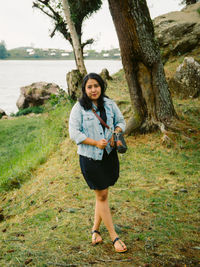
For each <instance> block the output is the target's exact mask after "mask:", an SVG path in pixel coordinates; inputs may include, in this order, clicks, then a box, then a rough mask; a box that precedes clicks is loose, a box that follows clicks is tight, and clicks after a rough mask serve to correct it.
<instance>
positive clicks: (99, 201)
mask: <svg viewBox="0 0 200 267" xmlns="http://www.w3.org/2000/svg"><path fill="white" fill-rule="evenodd" d="M95 194H96V214H98V216H100V217H101V219H102V220H103V222H104V224H105V226H106V228H107V230H108V232H109V234H110V238H111V240H112V241H113V240H115V238H116V237H118V235H117V233H116V231H115V228H114V224H113V221H112V215H111V212H110V208H109V204H108V188H106V189H104V190H95ZM114 246H115V248H116V249H117V250H123V248H126V246H125V244H124V243H123V242H122V241H121V240H120V241H117V242H116V243H115V244H114Z"/></svg>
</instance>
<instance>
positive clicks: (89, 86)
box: [85, 79, 101, 103]
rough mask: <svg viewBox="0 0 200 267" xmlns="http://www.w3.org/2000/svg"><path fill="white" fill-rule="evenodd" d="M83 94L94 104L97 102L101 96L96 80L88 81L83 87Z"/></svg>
mask: <svg viewBox="0 0 200 267" xmlns="http://www.w3.org/2000/svg"><path fill="white" fill-rule="evenodd" d="M85 93H86V95H87V96H88V97H89V98H90V99H91V100H92V101H93V102H94V103H96V102H97V100H98V98H99V97H100V95H101V87H100V85H99V83H98V82H97V80H95V79H88V81H87V82H86V85H85Z"/></svg>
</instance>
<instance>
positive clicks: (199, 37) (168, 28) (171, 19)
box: [153, 2, 200, 61]
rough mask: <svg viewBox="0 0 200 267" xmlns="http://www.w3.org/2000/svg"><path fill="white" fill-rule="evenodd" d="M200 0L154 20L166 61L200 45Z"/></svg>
mask: <svg viewBox="0 0 200 267" xmlns="http://www.w3.org/2000/svg"><path fill="white" fill-rule="evenodd" d="M199 8H200V2H198V3H196V4H192V5H189V6H187V7H185V8H183V9H182V10H181V11H176V12H170V13H167V14H164V15H161V16H158V17H156V18H155V19H154V20H153V23H154V30H155V36H156V39H157V41H158V43H159V45H160V48H161V51H162V57H163V58H164V60H165V61H167V60H168V58H169V57H170V56H176V55H180V54H184V53H187V52H190V51H192V50H193V49H194V48H198V47H199V45H200V31H199V28H200V16H199V13H198V12H197V10H198V9H199Z"/></svg>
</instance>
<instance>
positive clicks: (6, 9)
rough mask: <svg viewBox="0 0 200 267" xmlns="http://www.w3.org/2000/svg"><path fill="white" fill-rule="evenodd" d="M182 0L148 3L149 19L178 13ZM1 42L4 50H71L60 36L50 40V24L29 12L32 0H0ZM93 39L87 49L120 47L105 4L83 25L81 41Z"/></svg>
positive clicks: (163, 0)
mask: <svg viewBox="0 0 200 267" xmlns="http://www.w3.org/2000/svg"><path fill="white" fill-rule="evenodd" d="M180 1H181V0H147V4H148V7H149V10H150V14H151V18H152V19H153V18H154V17H157V16H159V15H162V14H165V13H168V12H171V11H177V10H181V9H182V8H183V6H180V5H179V3H180ZM0 2H1V5H0V7H1V8H0V41H1V40H4V41H5V43H6V47H7V49H12V48H16V47H21V46H34V47H36V48H61V49H70V50H71V47H70V45H69V44H68V42H67V41H66V40H64V39H63V38H62V37H61V36H60V35H59V34H56V36H55V37H54V38H50V37H49V33H50V32H51V30H50V29H53V27H52V24H51V20H50V19H49V18H48V17H47V16H46V15H44V14H42V13H41V12H40V11H39V10H36V9H34V10H33V8H32V2H33V0H12V1H6V0H0ZM88 38H94V39H95V40H96V41H95V43H94V44H93V45H92V46H91V47H88V48H92V49H97V50H102V49H110V48H117V47H119V44H118V40H117V36H116V32H115V28H114V25H113V22H112V18H111V15H110V13H109V9H108V3H107V0H104V4H103V6H102V8H101V10H99V11H98V12H97V13H96V14H94V15H93V16H92V17H91V18H89V19H87V20H86V21H85V22H84V26H83V40H85V39H88Z"/></svg>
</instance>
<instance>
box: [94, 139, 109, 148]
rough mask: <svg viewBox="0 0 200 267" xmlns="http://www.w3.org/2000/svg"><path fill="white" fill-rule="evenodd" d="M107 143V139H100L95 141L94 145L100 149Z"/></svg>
mask: <svg viewBox="0 0 200 267" xmlns="http://www.w3.org/2000/svg"><path fill="white" fill-rule="evenodd" d="M107 144H108V141H107V140H106V139H101V140H99V141H96V147H98V148H100V149H104V148H105V147H106V146H107Z"/></svg>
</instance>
